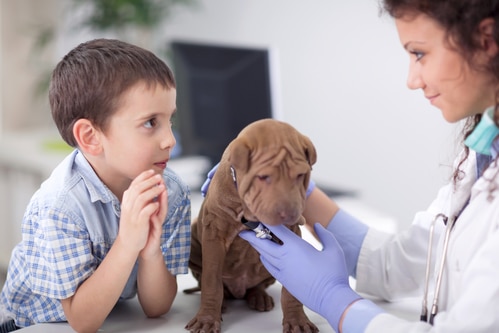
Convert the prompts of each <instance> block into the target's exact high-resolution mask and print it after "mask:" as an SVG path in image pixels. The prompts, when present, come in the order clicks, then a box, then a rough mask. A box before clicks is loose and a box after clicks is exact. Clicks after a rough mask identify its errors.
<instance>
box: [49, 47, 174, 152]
mask: <svg viewBox="0 0 499 333" xmlns="http://www.w3.org/2000/svg"><path fill="white" fill-rule="evenodd" d="M138 82H144V83H145V84H146V85H147V86H148V87H154V85H156V84H160V85H161V86H162V87H164V88H166V89H170V88H175V79H174V76H173V73H172V71H171V69H170V68H169V67H168V66H167V65H166V64H165V63H164V62H163V61H162V60H161V59H159V58H158V57H157V56H155V55H154V54H153V53H152V52H150V51H147V50H145V49H143V48H141V47H138V46H135V45H132V44H128V43H125V42H122V41H119V40H115V39H95V40H91V41H88V42H85V43H82V44H80V45H78V46H77V47H75V48H74V49H73V50H71V51H70V52H69V53H68V54H67V55H66V56H64V58H63V59H62V60H61V61H60V62H59V63H58V64H57V66H56V67H55V69H54V71H53V72H52V79H51V82H50V89H49V102H50V108H51V111H52V118H53V119H54V122H55V124H56V126H57V128H58V130H59V133H60V134H61V136H62V138H63V139H64V141H66V142H67V143H68V144H69V145H70V146H72V147H76V146H77V143H76V140H75V138H74V136H73V125H74V123H75V122H76V121H77V120H78V119H82V118H85V119H88V120H89V121H91V122H92V124H93V125H94V126H95V127H96V128H98V129H100V130H102V131H105V130H106V126H107V124H108V120H109V118H110V117H111V116H112V115H113V114H114V112H115V111H116V110H117V109H118V107H119V106H120V97H121V96H122V94H123V93H124V92H126V91H127V90H128V89H129V88H131V87H132V86H134V85H135V84H136V83H138Z"/></svg>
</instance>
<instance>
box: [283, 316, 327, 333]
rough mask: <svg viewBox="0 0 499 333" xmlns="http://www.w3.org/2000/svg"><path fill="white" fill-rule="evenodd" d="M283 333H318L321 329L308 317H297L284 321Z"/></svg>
mask: <svg viewBox="0 0 499 333" xmlns="http://www.w3.org/2000/svg"><path fill="white" fill-rule="evenodd" d="M282 332H283V333H317V332H319V328H317V326H315V324H314V323H312V322H311V321H310V320H308V318H307V316H305V315H304V316H297V317H294V318H290V317H288V318H284V319H283V320H282Z"/></svg>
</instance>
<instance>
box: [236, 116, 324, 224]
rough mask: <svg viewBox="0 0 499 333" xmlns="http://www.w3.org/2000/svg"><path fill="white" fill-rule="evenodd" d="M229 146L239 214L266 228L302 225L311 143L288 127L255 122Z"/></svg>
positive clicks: (312, 156)
mask: <svg viewBox="0 0 499 333" xmlns="http://www.w3.org/2000/svg"><path fill="white" fill-rule="evenodd" d="M250 126H251V127H250V129H251V130H244V131H243V132H241V134H240V136H238V139H236V140H234V141H233V142H232V143H231V147H230V149H231V150H230V158H229V159H230V161H231V165H232V167H233V168H234V170H235V175H236V181H237V184H238V193H239V196H240V198H241V199H242V201H243V214H244V216H245V217H246V218H247V219H248V220H257V221H262V222H264V223H265V224H268V225H278V224H286V225H293V224H295V223H303V219H302V217H301V216H302V213H303V210H304V209H305V199H306V198H305V195H306V190H307V186H308V182H309V180H310V173H311V169H312V164H314V163H315V161H316V152H315V148H314V146H313V145H312V143H311V141H310V140H309V139H308V138H307V137H306V136H303V135H302V134H300V133H299V132H297V131H296V130H295V129H294V128H293V127H291V126H290V125H288V124H285V123H282V122H278V121H276V120H266V121H259V122H257V123H256V124H255V123H253V125H250Z"/></svg>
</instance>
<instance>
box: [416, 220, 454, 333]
mask: <svg viewBox="0 0 499 333" xmlns="http://www.w3.org/2000/svg"><path fill="white" fill-rule="evenodd" d="M440 219H441V220H442V221H443V223H444V224H445V226H446V228H445V237H444V245H443V251H442V259H441V260H440V267H439V270H438V275H437V281H436V284H435V294H434V296H433V302H432V305H431V311H430V318H429V321H428V289H429V285H430V265H431V254H432V249H433V235H434V233H435V224H436V222H437V221H438V220H440ZM455 222H456V217H453V218H451V219H449V218H448V217H447V215H445V214H442V213H440V214H437V215H436V216H435V218H434V219H433V221H432V222H431V225H430V236H429V243H428V253H427V257H426V273H425V288H424V296H423V306H422V309H421V317H420V319H421V321H424V322H429V323H430V324H431V325H433V319H434V318H435V316H436V315H437V313H438V298H439V294H440V286H441V285H442V277H443V274H444V267H445V261H446V258H447V250H448V248H449V238H450V233H451V231H452V228H453V227H454V224H455Z"/></svg>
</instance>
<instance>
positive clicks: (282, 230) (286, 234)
mask: <svg viewBox="0 0 499 333" xmlns="http://www.w3.org/2000/svg"><path fill="white" fill-rule="evenodd" d="M265 226H266V227H267V228H268V229H269V230H270V231H272V233H274V235H276V236H277V237H279V239H280V240H282V241H283V243H286V241H287V242H288V243H289V242H291V243H296V241H297V240H299V239H301V237H300V236H298V235H297V234H295V233H294V232H293V231H291V230H290V229H289V228H288V227H286V226H285V225H283V224H279V225H265Z"/></svg>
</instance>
